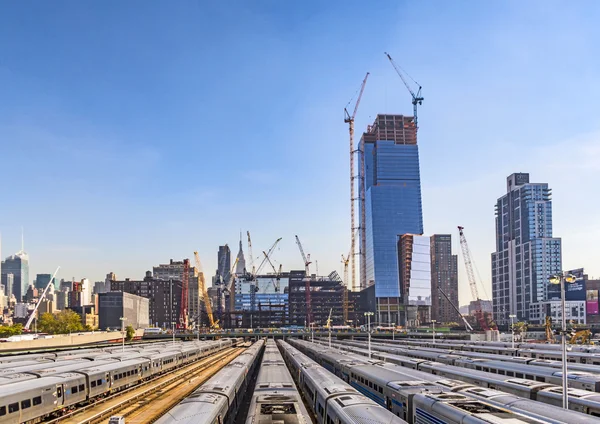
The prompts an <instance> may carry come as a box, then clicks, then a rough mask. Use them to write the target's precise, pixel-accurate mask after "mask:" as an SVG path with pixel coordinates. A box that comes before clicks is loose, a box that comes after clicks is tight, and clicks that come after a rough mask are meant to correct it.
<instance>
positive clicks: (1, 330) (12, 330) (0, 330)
mask: <svg viewBox="0 0 600 424" xmlns="http://www.w3.org/2000/svg"><path fill="white" fill-rule="evenodd" d="M22 332H23V324H13V325H0V337H10V336H16V335H18V334H21V333H22Z"/></svg>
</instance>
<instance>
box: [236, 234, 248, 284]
mask: <svg viewBox="0 0 600 424" xmlns="http://www.w3.org/2000/svg"><path fill="white" fill-rule="evenodd" d="M236 259H237V264H236V266H235V273H236V274H237V275H243V274H245V273H246V258H244V250H243V249H242V233H241V232H240V250H238V254H237V256H236Z"/></svg>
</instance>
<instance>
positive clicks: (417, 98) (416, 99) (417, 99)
mask: <svg viewBox="0 0 600 424" xmlns="http://www.w3.org/2000/svg"><path fill="white" fill-rule="evenodd" d="M385 55H386V56H387V58H388V59H389V60H390V63H391V64H392V66H393V67H394V69H395V70H396V73H397V74H398V76H399V77H400V79H401V80H402V82H403V83H404V86H405V87H406V89H407V90H408V92H409V93H410V95H411V97H412V104H413V113H414V117H415V132H417V131H418V129H419V126H418V124H417V109H418V106H419V105H422V104H423V100H425V99H424V98H423V96H422V95H421V88H422V87H421V85H420V84H419V83H418V82H416V81H415V80H414V79H413V78H412V77H411V76H410V75H408V73H407V72H406V71H405V70H403V69H402V68H401V67H400V66H399V65H398V64H397V63H396V62H394V59H392V56H390V55H389V53H387V52H385ZM404 74H406V76H407V77H409V78H410V79H411V80H413V82H414V83H415V84H416V85H417V86H418V87H419V88H418V90H417V92H416V94H415V92H414V91H413V89H412V88H410V85H409V84H408V81H406V78H404Z"/></svg>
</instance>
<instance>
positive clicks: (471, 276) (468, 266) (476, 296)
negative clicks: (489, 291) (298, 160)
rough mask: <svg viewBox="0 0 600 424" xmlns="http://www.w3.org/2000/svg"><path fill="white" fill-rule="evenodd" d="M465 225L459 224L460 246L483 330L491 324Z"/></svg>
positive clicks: (476, 312) (476, 315) (477, 315)
mask: <svg viewBox="0 0 600 424" xmlns="http://www.w3.org/2000/svg"><path fill="white" fill-rule="evenodd" d="M464 229H465V227H461V226H460V225H459V226H458V233H459V235H460V247H461V249H462V254H463V259H464V261H465V268H466V269H467V276H468V278H469V286H470V287H471V295H472V296H473V299H474V300H475V317H476V318H477V321H478V322H479V326H480V327H481V329H482V330H489V329H490V326H489V325H488V323H487V320H486V319H485V315H484V313H483V308H482V307H481V299H480V298H479V293H478V291H477V280H475V273H474V272H473V262H472V261H471V251H470V250H469V245H468V244H467V238H466V237H465V233H464V232H463V230H464Z"/></svg>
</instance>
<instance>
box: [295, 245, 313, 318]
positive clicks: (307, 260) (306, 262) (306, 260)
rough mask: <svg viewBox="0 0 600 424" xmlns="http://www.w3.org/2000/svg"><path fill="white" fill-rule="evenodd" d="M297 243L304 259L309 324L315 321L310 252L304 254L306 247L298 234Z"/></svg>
mask: <svg viewBox="0 0 600 424" xmlns="http://www.w3.org/2000/svg"><path fill="white" fill-rule="evenodd" d="M296 244H297V245H298V249H300V254H301V255H302V260H303V261H304V283H305V286H304V290H305V291H306V323H307V325H308V326H310V324H311V323H312V321H313V316H312V306H311V304H310V269H309V267H310V264H311V261H310V254H309V255H308V256H307V255H305V254H304V249H303V248H302V243H300V239H299V238H298V236H296Z"/></svg>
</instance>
